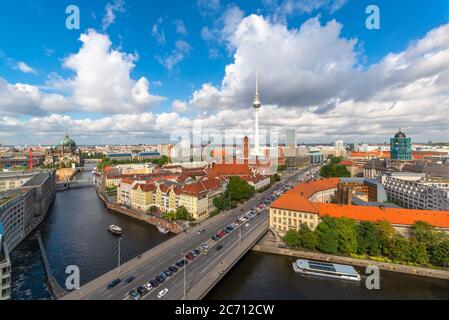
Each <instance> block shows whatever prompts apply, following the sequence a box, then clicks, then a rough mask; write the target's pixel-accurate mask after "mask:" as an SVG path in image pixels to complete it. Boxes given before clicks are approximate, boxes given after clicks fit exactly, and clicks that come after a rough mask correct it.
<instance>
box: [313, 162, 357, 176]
mask: <svg viewBox="0 0 449 320" xmlns="http://www.w3.org/2000/svg"><path fill="white" fill-rule="evenodd" d="M342 160H343V158H342V157H331V158H330V163H328V164H326V165H324V166H323V167H321V170H320V176H322V177H324V178H332V177H350V176H351V173H350V172H349V171H348V169H347V168H346V167H345V166H342V165H340V164H339V163H340V162H341V161H342Z"/></svg>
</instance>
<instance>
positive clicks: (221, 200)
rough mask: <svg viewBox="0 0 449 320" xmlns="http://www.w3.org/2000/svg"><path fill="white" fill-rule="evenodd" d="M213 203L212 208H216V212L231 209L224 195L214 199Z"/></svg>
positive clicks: (227, 198)
mask: <svg viewBox="0 0 449 320" xmlns="http://www.w3.org/2000/svg"><path fill="white" fill-rule="evenodd" d="M213 201H214V206H215V208H217V210H220V211H222V210H226V209H229V208H230V207H231V201H230V199H229V197H228V196H227V195H226V194H225V193H223V194H221V195H219V196H217V197H215V198H214V200H213Z"/></svg>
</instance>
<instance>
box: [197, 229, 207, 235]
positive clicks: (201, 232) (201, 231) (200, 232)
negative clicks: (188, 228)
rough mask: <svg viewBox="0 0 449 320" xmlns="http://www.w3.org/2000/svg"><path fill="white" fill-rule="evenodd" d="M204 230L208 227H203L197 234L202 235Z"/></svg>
mask: <svg viewBox="0 0 449 320" xmlns="http://www.w3.org/2000/svg"><path fill="white" fill-rule="evenodd" d="M204 232H206V229H201V230H199V231H198V232H197V233H196V234H197V235H202V234H203V233H204Z"/></svg>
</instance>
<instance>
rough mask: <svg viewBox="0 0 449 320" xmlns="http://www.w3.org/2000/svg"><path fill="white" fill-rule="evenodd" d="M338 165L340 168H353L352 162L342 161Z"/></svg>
mask: <svg viewBox="0 0 449 320" xmlns="http://www.w3.org/2000/svg"><path fill="white" fill-rule="evenodd" d="M339 164H340V165H342V166H353V165H354V162H353V161H350V160H343V161H341V162H340V163H339Z"/></svg>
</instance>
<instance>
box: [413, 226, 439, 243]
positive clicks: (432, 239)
mask: <svg viewBox="0 0 449 320" xmlns="http://www.w3.org/2000/svg"><path fill="white" fill-rule="evenodd" d="M439 234H440V233H439V232H438V231H436V230H435V228H434V227H433V226H432V225H431V224H429V223H427V222H424V221H417V222H415V223H414V224H413V225H412V227H411V236H412V237H413V238H415V239H416V240H418V241H419V242H421V243H423V244H424V245H425V246H426V248H428V247H430V246H431V245H433V244H435V243H436V242H437V241H438V237H439Z"/></svg>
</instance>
